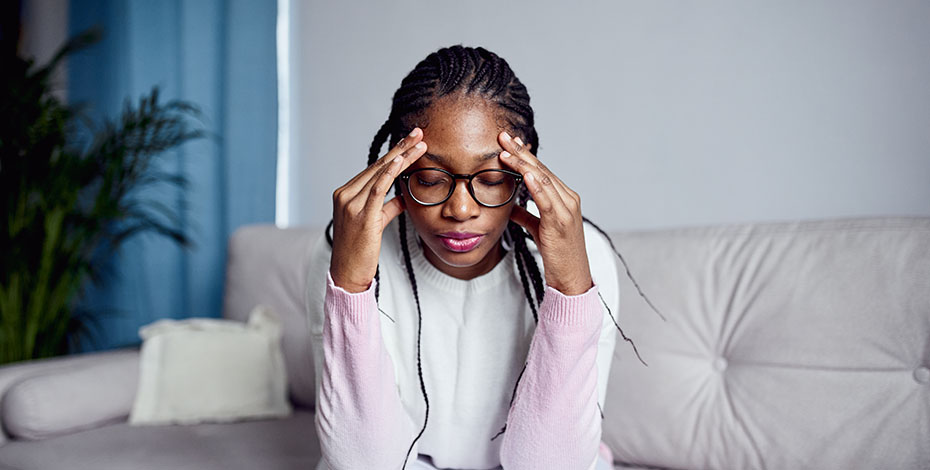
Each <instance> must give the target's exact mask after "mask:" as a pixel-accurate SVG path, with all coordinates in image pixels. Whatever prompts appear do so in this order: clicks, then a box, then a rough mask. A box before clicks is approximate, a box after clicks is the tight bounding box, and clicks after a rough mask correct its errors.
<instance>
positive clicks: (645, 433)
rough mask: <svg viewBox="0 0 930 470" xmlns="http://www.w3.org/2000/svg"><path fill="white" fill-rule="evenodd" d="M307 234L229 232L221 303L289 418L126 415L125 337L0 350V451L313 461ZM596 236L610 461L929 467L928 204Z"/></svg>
mask: <svg viewBox="0 0 930 470" xmlns="http://www.w3.org/2000/svg"><path fill="white" fill-rule="evenodd" d="M319 233H320V229H318V228H288V229H279V228H276V227H274V226H272V225H250V226H244V227H242V228H240V229H238V230H237V231H236V232H235V233H234V234H233V235H232V236H231V237H230V240H229V245H228V250H229V251H228V257H227V260H228V261H227V267H226V282H225V291H224V292H225V293H224V305H223V312H222V313H223V316H224V317H225V318H227V319H233V320H237V321H244V320H245V318H246V315H247V314H248V312H249V311H250V310H251V309H252V308H253V307H254V306H255V305H257V304H265V305H268V306H270V307H271V308H273V309H274V310H276V311H277V312H278V313H279V314H280V315H281V317H282V321H283V322H284V330H283V331H284V333H283V339H282V342H281V345H282V349H283V355H284V359H285V364H286V370H287V380H288V395H289V400H290V402H291V404H292V405H293V412H292V414H291V415H290V416H289V417H286V418H278V419H258V420H246V421H240V422H235V423H225V424H196V425H165V426H144V427H136V426H130V425H129V424H128V422H127V415H128V414H129V411H130V409H131V407H132V403H133V398H134V396H135V393H136V390H137V389H136V387H137V380H138V374H139V349H138V348H125V349H118V350H111V351H105V352H96V353H85V354H80V355H73V356H68V357H62V358H55V359H47V360H38V361H28V362H23V363H18V364H12V365H8V366H5V367H2V368H0V412H2V420H0V422H2V427H3V433H2V436H0V468H3V469H18V470H32V469H36V470H38V469H41V470H56V469H69V470H80V469H88V470H90V469H93V470H105V469H121V470H122V469H198V470H210V469H223V470H226V469H281V470H285V469H304V470H307V469H309V470H312V469H313V468H314V467H315V464H316V463H317V461H318V459H319V457H320V447H319V443H318V442H317V438H316V436H315V433H314V427H313V404H314V387H313V385H314V371H313V361H312V360H311V359H312V358H311V347H310V344H309V333H308V329H307V325H306V319H305V313H304V312H305V310H306V309H305V291H306V286H305V285H304V284H305V279H306V272H307V263H308V259H309V258H308V257H309V249H310V247H311V244H312V242H313V241H314V240H315V238H316V237H317V236H318V234H319ZM611 236H612V237H613V240H614V242H615V244H616V246H617V249H618V250H619V251H620V252H621V254H622V255H623V261H624V262H622V263H621V262H620V261H619V260H618V261H617V267H618V270H619V274H620V284H621V285H620V293H621V305H620V308H619V310H618V311H616V312H614V314H615V315H616V319H617V321H618V323H619V325H620V326H621V327H622V328H623V331H624V333H625V335H626V336H627V337H629V338H630V339H631V340H632V341H633V342H634V343H635V345H636V347H637V349H638V351H639V353H640V354H641V356H642V359H643V361H644V362H645V363H646V365H644V364H643V363H641V362H640V361H639V360H638V359H637V358H636V356H635V354H634V353H633V349H632V345H631V344H630V343H629V342H626V341H622V340H618V341H617V346H616V349H615V351H614V362H613V367H612V370H611V375H610V382H609V384H608V392H607V394H608V399H607V402H606V403H605V404H604V407H603V414H604V421H603V440H604V442H606V443H607V444H608V445H609V447H610V448H611V450H612V451H613V454H614V459H615V462H614V463H615V468H618V469H619V468H630V467H637V468H671V469H705V468H707V469H762V468H767V469H786V470H788V469H791V470H793V469H806V468H810V469H860V468H861V469H879V468H880V469H930V217H857V218H835V219H822V220H800V221H775V222H764V223H742V224H727V225H714V226H703V227H681V228H672V229H661V230H641V231H623V232H613V233H611ZM627 272H629V273H631V274H632V277H633V278H634V279H635V281H636V282H635V283H634V282H633V281H632V280H631V279H630V277H628V276H627ZM641 293H642V295H641ZM644 296H645V297H644ZM647 298H648V301H649V302H651V304H652V305H650V303H649V302H647ZM660 313H661V316H660V315H659V314H660ZM663 317H664V318H663ZM560 470H562V469H560Z"/></svg>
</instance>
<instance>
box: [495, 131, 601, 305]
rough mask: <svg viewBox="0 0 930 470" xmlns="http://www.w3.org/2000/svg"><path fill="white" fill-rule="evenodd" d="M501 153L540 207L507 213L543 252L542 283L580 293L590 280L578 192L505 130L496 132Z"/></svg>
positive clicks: (572, 292) (568, 292)
mask: <svg viewBox="0 0 930 470" xmlns="http://www.w3.org/2000/svg"><path fill="white" fill-rule="evenodd" d="M497 139H498V141H500V144H501V147H503V148H504V151H503V152H501V155H500V159H501V161H502V162H504V164H505V165H507V166H509V167H510V168H512V169H513V170H514V171H517V172H519V173H520V174H522V175H523V180H524V183H525V184H526V187H527V188H528V189H529V190H530V195H531V196H533V200H534V201H535V202H536V207H537V208H539V217H536V216H535V215H533V214H531V213H529V212H527V210H526V209H524V208H522V207H520V206H518V205H514V206H513V212H512V213H511V215H510V219H511V220H513V221H514V222H516V223H518V224H520V225H521V226H522V227H523V228H525V229H527V230H528V231H529V232H530V234H531V235H532V236H533V239H534V240H535V241H536V246H537V247H538V248H539V253H540V255H542V259H543V267H544V271H545V277H546V284H548V285H549V286H550V287H552V288H554V289H557V290H558V291H559V292H561V293H563V294H565V295H578V294H583V293H585V292H587V291H588V289H590V288H591V286H593V285H594V283H593V281H592V280H591V269H590V267H589V266H588V254H587V251H586V250H585V244H584V227H583V225H582V223H583V220H582V218H581V198H580V197H579V196H578V193H576V192H575V191H572V190H571V189H570V188H569V187H568V186H566V185H565V183H563V182H562V180H560V179H559V178H558V177H556V176H555V175H554V174H553V173H552V172H551V171H550V170H549V168H547V167H546V166H545V165H543V164H542V163H541V162H540V161H539V160H538V159H537V158H536V156H535V155H533V154H532V153H531V152H530V150H529V149H528V148H526V146H525V145H524V144H523V141H522V140H520V138H519V137H516V138H511V137H510V135H509V134H508V133H507V132H501V133H500V134H498V136H497Z"/></svg>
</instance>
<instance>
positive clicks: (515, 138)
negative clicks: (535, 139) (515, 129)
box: [513, 137, 523, 145]
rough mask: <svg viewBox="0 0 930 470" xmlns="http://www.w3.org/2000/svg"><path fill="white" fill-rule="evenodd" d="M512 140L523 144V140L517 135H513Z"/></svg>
mask: <svg viewBox="0 0 930 470" xmlns="http://www.w3.org/2000/svg"><path fill="white" fill-rule="evenodd" d="M513 141H514V142H516V143H518V144H520V145H523V141H522V140H520V138H519V137H514V138H513Z"/></svg>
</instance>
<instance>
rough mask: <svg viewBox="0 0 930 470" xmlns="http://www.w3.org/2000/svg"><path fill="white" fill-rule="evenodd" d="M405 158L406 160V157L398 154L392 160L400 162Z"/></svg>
mask: <svg viewBox="0 0 930 470" xmlns="http://www.w3.org/2000/svg"><path fill="white" fill-rule="evenodd" d="M403 160H404V157H401V156H400V155H398V156H396V157H394V160H392V161H391V163H399V162H401V161H403Z"/></svg>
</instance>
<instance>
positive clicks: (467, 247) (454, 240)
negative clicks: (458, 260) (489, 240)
mask: <svg viewBox="0 0 930 470" xmlns="http://www.w3.org/2000/svg"><path fill="white" fill-rule="evenodd" d="M438 236H439V240H440V241H441V242H442V244H443V246H445V247H446V249H448V250H450V251H455V252H459V253H464V252H467V251H471V250H474V249H475V247H476V246H478V244H479V243H481V240H482V239H483V238H484V235H481V234H480V233H468V232H446V233H440V234H439V235H438Z"/></svg>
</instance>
